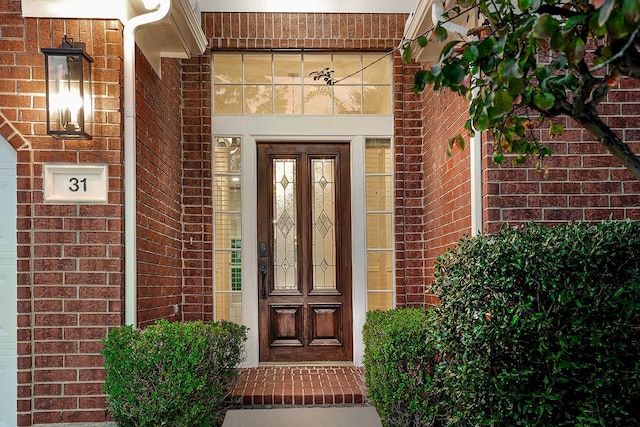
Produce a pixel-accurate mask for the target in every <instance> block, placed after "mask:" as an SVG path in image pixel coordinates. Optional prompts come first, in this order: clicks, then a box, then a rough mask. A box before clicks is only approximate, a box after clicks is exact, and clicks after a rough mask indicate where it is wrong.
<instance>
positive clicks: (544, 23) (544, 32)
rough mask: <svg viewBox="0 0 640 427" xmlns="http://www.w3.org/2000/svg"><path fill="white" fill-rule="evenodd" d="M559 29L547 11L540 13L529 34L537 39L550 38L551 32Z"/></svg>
mask: <svg viewBox="0 0 640 427" xmlns="http://www.w3.org/2000/svg"><path fill="white" fill-rule="evenodd" d="M558 29H560V24H559V23H558V21H556V19H555V18H554V17H552V16H551V15H549V14H548V13H545V14H542V15H540V17H539V18H538V20H537V21H536V23H535V24H534V25H533V28H532V29H531V35H533V36H534V37H535V38H538V39H547V38H550V37H551V36H552V35H553V33H555V32H556V31H558Z"/></svg>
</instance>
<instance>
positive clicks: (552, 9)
mask: <svg viewBox="0 0 640 427" xmlns="http://www.w3.org/2000/svg"><path fill="white" fill-rule="evenodd" d="M536 13H540V14H542V13H548V14H549V15H557V16H562V17H564V18H571V17H572V16H577V15H580V13H579V12H577V11H575V10H571V9H565V8H564V7H559V6H553V5H549V4H543V5H542V6H540V7H539V8H538V10H536Z"/></svg>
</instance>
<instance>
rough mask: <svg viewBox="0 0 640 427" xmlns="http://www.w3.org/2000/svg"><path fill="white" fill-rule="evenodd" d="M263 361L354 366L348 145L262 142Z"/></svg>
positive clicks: (259, 152) (260, 258)
mask: <svg viewBox="0 0 640 427" xmlns="http://www.w3.org/2000/svg"><path fill="white" fill-rule="evenodd" d="M257 161H258V202H257V209H258V211H257V215H258V278H257V279H258V289H257V292H258V294H259V295H258V298H259V304H258V309H259V337H260V361H261V362H288V363H291V362H311V361H350V360H352V358H353V332H352V304H351V205H350V201H351V196H350V187H351V185H350V176H349V175H350V174H349V171H350V165H349V145H348V144H346V143H290V142H283V143H258V145H257Z"/></svg>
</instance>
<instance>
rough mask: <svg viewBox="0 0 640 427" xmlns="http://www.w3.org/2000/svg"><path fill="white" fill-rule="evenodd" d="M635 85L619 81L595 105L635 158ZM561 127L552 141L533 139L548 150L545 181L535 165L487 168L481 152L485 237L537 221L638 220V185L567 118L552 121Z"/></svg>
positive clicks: (639, 87) (639, 135)
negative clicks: (540, 142) (598, 105)
mask: <svg viewBox="0 0 640 427" xmlns="http://www.w3.org/2000/svg"><path fill="white" fill-rule="evenodd" d="M639 99H640V83H638V82H634V81H633V80H631V79H622V80H620V82H619V83H618V86H617V87H616V88H615V89H614V90H612V92H611V93H610V94H609V96H608V97H607V99H606V100H605V101H603V102H602V104H601V105H600V108H599V111H600V113H601V115H602V117H603V118H605V120H606V122H607V123H608V124H609V126H610V127H611V128H612V129H614V130H615V131H616V132H617V133H618V135H620V136H622V137H623V140H625V141H626V142H627V143H628V144H629V145H630V146H631V149H632V150H633V151H634V152H636V153H640V104H638V100H639ZM554 120H556V121H557V122H558V123H560V124H562V125H563V126H564V127H565V129H566V130H565V133H564V135H562V136H560V137H558V138H557V139H555V140H551V139H550V138H549V135H548V131H547V130H546V129H548V128H545V129H540V130H536V131H535V134H536V137H537V138H539V139H540V140H541V141H542V142H543V143H544V144H546V145H549V146H550V147H551V148H552V149H553V153H554V154H553V155H552V156H551V157H549V158H548V159H546V160H545V162H544V164H545V165H546V166H547V167H548V168H549V174H548V176H547V177H545V176H544V174H541V173H540V172H538V171H537V170H536V168H535V162H533V161H531V162H528V163H527V164H526V165H521V166H516V167H511V166H510V160H509V159H507V160H506V161H505V164H504V165H503V166H497V165H495V164H493V163H492V162H491V159H490V157H489V156H490V151H491V147H490V146H489V145H487V146H486V147H485V154H486V156H485V158H484V164H485V167H484V173H483V182H484V184H483V188H484V190H483V193H484V200H483V208H484V220H485V231H487V232H495V231H496V230H498V229H499V228H500V227H501V226H502V224H504V223H508V224H510V225H517V224H523V223H526V222H528V221H536V222H540V223H543V224H548V225H553V224H561V223H567V222H569V221H574V222H575V221H600V220H604V219H608V218H612V219H616V220H620V219H625V218H629V219H640V182H638V181H637V180H636V179H635V178H633V176H632V175H631V173H630V172H629V171H627V170H626V169H624V168H623V167H622V166H621V164H620V162H619V160H617V159H616V158H615V157H613V156H612V155H611V154H609V153H608V152H607V151H606V149H605V148H604V147H603V146H602V145H601V144H599V143H598V142H597V141H596V140H595V139H594V138H593V136H591V135H590V134H589V133H588V132H587V131H585V130H584V129H582V128H581V127H580V125H579V124H577V123H575V122H574V121H573V120H572V119H569V118H565V117H562V118H557V119H554Z"/></svg>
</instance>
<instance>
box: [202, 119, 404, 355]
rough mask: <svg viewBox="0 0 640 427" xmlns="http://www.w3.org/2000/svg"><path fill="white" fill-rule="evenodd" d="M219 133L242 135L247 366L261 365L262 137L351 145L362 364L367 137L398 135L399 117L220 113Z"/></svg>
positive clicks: (356, 325)
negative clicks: (259, 178) (259, 243)
mask: <svg viewBox="0 0 640 427" xmlns="http://www.w3.org/2000/svg"><path fill="white" fill-rule="evenodd" d="M213 130H214V131H213V134H214V136H220V137H227V136H234V137H235V136H240V137H242V207H243V209H242V242H243V244H242V246H243V250H242V272H243V274H242V280H243V283H242V319H243V324H244V325H245V326H247V327H249V333H248V340H247V343H246V351H247V353H246V356H247V358H246V360H245V362H244V364H243V366H244V367H254V366H258V364H259V342H258V291H257V289H256V287H255V278H256V277H258V269H257V265H258V248H257V232H258V230H257V222H258V221H257V213H256V209H255V208H253V207H255V204H256V199H257V186H256V182H257V160H256V144H257V142H258V141H300V142H334V141H345V142H349V144H350V146H351V215H352V217H351V222H352V235H351V238H352V250H353V252H352V260H351V261H352V305H353V337H354V338H353V339H354V341H353V363H354V364H355V365H358V366H360V365H362V363H363V355H364V343H363V341H362V326H363V325H364V320H365V314H366V311H367V283H366V277H367V275H366V269H365V265H366V262H365V260H366V234H365V233H366V228H365V227H364V224H365V221H364V219H365V218H366V200H365V176H364V155H365V149H364V148H365V147H364V144H365V139H366V138H367V137H372V138H377V137H385V138H392V135H393V116H391V115H388V116H348V117H342V116H214V117H213Z"/></svg>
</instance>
